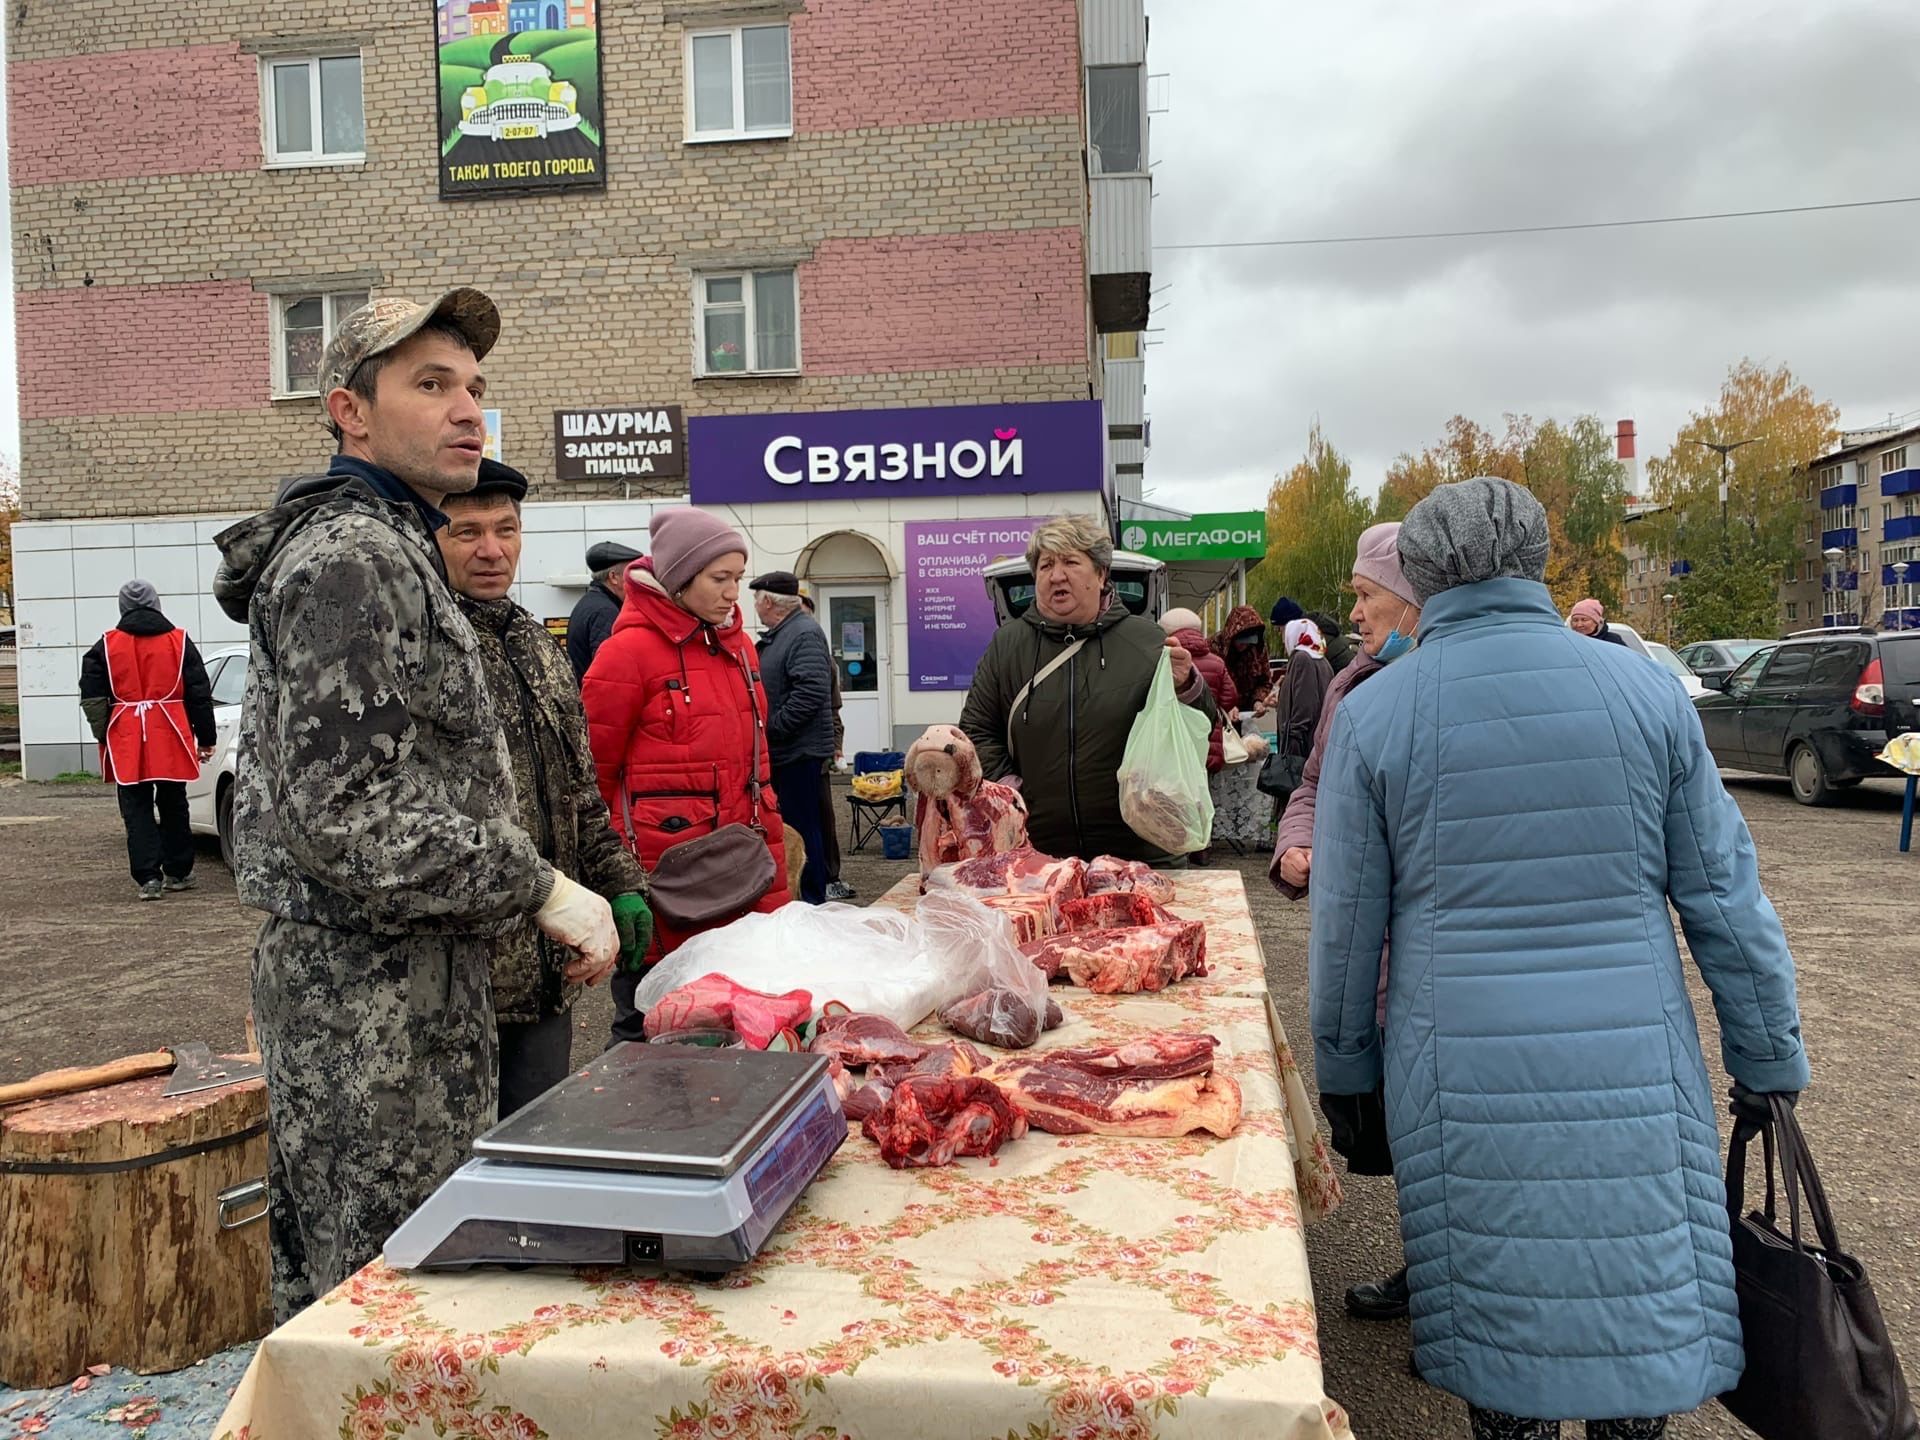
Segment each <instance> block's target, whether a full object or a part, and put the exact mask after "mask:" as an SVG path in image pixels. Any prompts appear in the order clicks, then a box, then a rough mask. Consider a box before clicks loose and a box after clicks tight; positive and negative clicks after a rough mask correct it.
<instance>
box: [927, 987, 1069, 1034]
mask: <svg viewBox="0 0 1920 1440" xmlns="http://www.w3.org/2000/svg"><path fill="white" fill-rule="evenodd" d="M1049 1012H1051V1013H1052V1014H1055V1015H1058V1014H1059V1013H1060V1007H1059V1006H1058V1005H1055V1004H1054V1003H1053V1002H1052V1001H1051V1000H1049V1001H1047V1002H1046V1005H1045V1006H1044V1007H1043V1008H1041V1009H1039V1010H1036V1009H1035V1008H1034V1005H1033V999H1032V997H1031V996H1029V995H1026V994H1024V993H1022V992H1021V991H1018V990H1007V989H1002V988H1000V987H998V986H993V987H989V988H988V989H985V990H982V991H979V992H978V993H977V994H973V995H968V996H966V997H965V998H963V999H960V1000H956V1001H954V1002H953V1004H951V1005H949V1006H947V1008H946V1009H944V1010H942V1011H941V1012H940V1023H941V1024H942V1025H944V1026H946V1027H947V1028H948V1029H949V1030H952V1031H954V1032H955V1033H956V1034H960V1035H964V1036H966V1037H967V1038H968V1039H969V1040H978V1041H979V1042H980V1043H981V1044H982V1045H993V1046H997V1047H998V1048H999V1049H1002V1050H1024V1049H1026V1048H1027V1047H1028V1046H1029V1045H1031V1044H1033V1043H1034V1042H1035V1041H1036V1040H1038V1039H1039V1038H1040V1032H1041V1031H1042V1030H1044V1029H1047V1028H1049V1027H1048V1026H1047V1023H1046V1022H1047V1017H1048V1013H1049ZM1055 1023H1056V1024H1058V1023H1059V1022H1058V1021H1057V1020H1056V1021H1055Z"/></svg>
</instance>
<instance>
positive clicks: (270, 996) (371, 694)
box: [213, 289, 619, 1321]
mask: <svg viewBox="0 0 1920 1440" xmlns="http://www.w3.org/2000/svg"><path fill="white" fill-rule="evenodd" d="M499 333H500V314H499V311H498V310H496V309H495V308H494V304H493V302H492V301H491V300H489V299H488V298H487V297H486V296H485V295H483V294H481V293H480V292H479V291H478V290H472V289H458V290H450V291H448V292H447V293H446V294H444V295H442V296H441V297H440V298H439V299H438V300H436V301H434V302H433V303H432V304H431V305H418V304H414V303H412V302H410V301H406V300H400V299H381V300H376V301H374V302H373V303H372V304H370V305H366V306H363V307H362V308H360V309H359V310H356V311H355V312H354V313H353V314H352V315H350V316H348V317H347V319H346V320H345V321H344V322H343V323H342V325H341V326H340V330H339V333H338V334H336V335H335V336H334V338H333V341H332V342H331V343H330V344H329V345H328V346H327V351H326V354H325V355H324V356H323V357H322V359H321V366H320V369H321V383H320V388H321V390H322V392H323V393H324V395H325V397H326V400H325V404H326V412H327V422H328V428H329V429H330V430H331V431H332V433H333V435H334V437H335V440H336V441H337V442H338V445H339V453H338V454H336V455H335V456H334V457H333V462H332V464H331V465H330V466H329V467H328V470H327V473H326V475H324V476H307V477H302V478H301V479H299V480H297V481H295V482H293V483H291V484H289V485H287V486H286V487H284V488H283V489H282V492H281V495H282V498H281V502H280V503H279V504H278V505H276V506H275V507H274V508H273V509H271V510H268V511H266V512H265V513H264V514H261V515H256V516H254V517H253V518H251V519H249V520H243V521H241V522H240V523H239V524H237V525H234V526H231V527H230V528H228V529H227V530H225V531H223V532H222V533H221V534H220V535H219V536H217V537H216V543H217V544H218V545H219V546H220V549H221V552H222V555H223V556H224V559H223V561H222V564H221V567H220V572H219V574H218V575H216V576H215V578H214V587H213V588H214V595H215V598H216V599H218V600H219V602H220V605H221V608H222V609H223V610H225V611H226V613H227V614H228V615H230V616H232V617H233V618H234V619H236V620H239V619H245V620H246V621H247V627H248V637H249V639H250V641H251V643H252V649H253V664H252V668H251V671H250V674H249V677H248V681H247V693H246V698H245V701H244V705H243V709H242V718H241V723H240V743H239V764H238V776H237V785H236V789H235V799H234V852H235V854H234V868H235V872H236V874H235V878H236V880H237V881H238V884H239V890H240V898H241V899H242V900H243V901H244V902H246V903H247V904H249V905H252V906H254V907H255V908H257V909H261V910H265V911H266V912H267V919H266V922H265V923H264V924H263V925H262V926H261V927H260V938H259V941H258V942H257V944H256V947H255V950H254V958H253V1010H254V1017H255V1019H256V1021H257V1022H258V1023H259V1027H260V1048H261V1051H262V1055H263V1058H264V1059H265V1062H266V1071H267V1099H268V1108H269V1120H270V1129H269V1132H268V1133H269V1137H270V1144H269V1149H268V1166H267V1173H268V1183H269V1186H270V1190H271V1197H272V1198H271V1202H270V1203H271V1210H270V1217H269V1218H270V1231H269V1234H270V1241H271V1249H272V1254H273V1308H274V1315H275V1318H276V1319H277V1320H280V1321H284V1320H286V1319H288V1318H289V1317H290V1316H291V1315H293V1314H294V1313H295V1312H297V1311H298V1310H300V1309H302V1308H303V1307H305V1306H306V1305H308V1304H310V1303H312V1302H313V1301H314V1300H316V1299H318V1298H319V1297H320V1296H321V1295H324V1294H326V1293H327V1292H328V1291H329V1290H331V1289H333V1288H334V1287H335V1286H337V1285H339V1284H340V1283H341V1282H342V1281H344V1280H345V1279H346V1278H347V1277H348V1276H349V1275H351V1274H352V1273H353V1272H354V1271H355V1270H357V1269H359V1268H360V1267H361V1266H362V1265H364V1264H366V1263H367V1262H368V1261H369V1260H371V1259H373V1258H374V1257H375V1256H376V1255H378V1254H379V1252H380V1249H381V1247H382V1246H383V1245H384V1244H385V1243H386V1240H387V1237H388V1236H389V1235H390V1234H391V1233H392V1232H393V1230H394V1229H395V1228H396V1227H397V1226H398V1225H399V1224H400V1222H401V1221H402V1220H404V1219H406V1217H407V1216H408V1215H409V1214H410V1213H411V1212H412V1211H413V1210H414V1209H416V1208H417V1207H418V1206H419V1205H420V1203H421V1202H422V1201H424V1200H425V1199H426V1198H427V1196H428V1195H429V1194H431V1193H432V1191H433V1190H434V1188H435V1187H436V1186H438V1185H439V1184H440V1182H441V1181H442V1180H444V1179H445V1178H446V1177H447V1175H449V1174H450V1173H451V1172H452V1171H453V1170H454V1169H455V1168H456V1167H457V1166H458V1165H460V1164H461V1163H462V1162H463V1161H464V1160H465V1159H466V1158H467V1156H468V1150H469V1146H470V1144H471V1142H472V1140H473V1138H474V1136H475V1135H476V1134H478V1133H479V1132H480V1131H481V1130H483V1129H485V1128H486V1127H487V1126H488V1125H490V1124H491V1123H492V1122H493V1118H494V1110H495V1097H494V1063H495V1048H494V1047H495V1035H494V1020H493V1005H492V1002H491V997H490V995H489V989H488V985H489V969H490V962H491V959H492V955H493V951H494V948H495V946H496V945H497V944H498V943H499V939H500V937H501V936H503V935H505V934H507V933H508V932H510V931H512V930H513V929H515V927H517V926H520V925H523V924H525V923H526V922H527V920H528V919H529V917H531V919H532V921H533V923H534V924H535V925H537V926H538V927H539V929H540V931H541V932H542V933H543V934H545V935H547V936H548V937H550V938H551V939H553V940H555V941H557V942H558V943H559V944H561V945H564V946H567V947H568V948H570V949H572V950H574V951H576V952H578V954H579V957H580V958H579V959H578V960H576V961H575V962H574V965H573V978H575V979H580V980H590V979H593V978H596V977H598V976H601V975H604V974H605V973H607V972H608V971H609V970H610V969H611V967H612V965H613V962H614V959H615V957H616V955H617V953H618V948H619V940H618V936H617V934H616V932H615V928H614V921H613V915H612V912H611V911H610V910H609V908H608V905H607V902H606V901H605V900H603V899H602V898H601V897H600V896H598V895H596V894H594V893H593V892H591V891H590V890H587V889H586V888H585V887H583V886H580V885H577V884H575V883H574V882H573V881H572V880H570V879H568V878H567V877H566V876H565V875H563V874H561V873H560V872H559V871H558V870H556V869H555V868H554V866H553V865H551V864H549V863H548V862H547V861H546V860H545V859H543V858H542V857H541V854H540V849H539V845H538V844H537V842H536V841H535V840H534V838H533V837H532V836H530V835H528V834H527V832H526V831H525V830H523V829H522V828H521V827H520V825H519V823H518V820H517V815H518V811H517V809H516V807H515V800H514V788H513V777H512V772H511V769H510V767H509V763H508V758H507V751H506V745H505V742H504V740H503V739H502V737H501V733H500V724H499V720H498V718H497V717H496V715H495V713H494V708H493V704H492V701H491V700H490V698H489V693H488V689H487V679H486V674H485V669H484V667H483V665H482V663H481V660H480V651H479V642H478V641H477V640H476V639H475V637H474V633H473V627H472V626H471V625H470V624H468V622H467V619H466V617H465V616H464V615H462V614H461V613H460V607H459V605H458V604H457V603H456V602H455V600H454V596H453V592H452V591H451V590H450V589H448V588H447V582H446V570H445V567H444V566H443V564H442V562H441V558H440V552H439V550H438V549H437V548H436V547H435V544H434V532H435V531H437V530H438V529H440V528H441V526H443V525H444V524H445V523H446V516H445V514H444V513H442V510H441V506H442V505H443V504H444V503H445V502H446V499H447V497H448V496H449V495H457V494H461V493H463V492H465V491H468V490H471V489H472V488H473V487H474V484H475V482H476V480H477V478H478V475H479V469H480V456H481V446H482V443H483V440H484V435H483V425H482V420H481V414H480V399H481V396H482V395H484V394H485V393H486V380H485V377H484V376H483V375H482V374H481V371H480V362H481V360H483V359H484V358H485V357H486V354H487V352H488V351H489V350H490V349H491V348H492V347H493V343H494V340H495V339H496V338H497V337H498V336H499Z"/></svg>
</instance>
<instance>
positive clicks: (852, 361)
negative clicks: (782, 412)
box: [800, 227, 1087, 375]
mask: <svg viewBox="0 0 1920 1440" xmlns="http://www.w3.org/2000/svg"><path fill="white" fill-rule="evenodd" d="M1082 257H1083V252H1082V249H1081V236H1080V231H1079V230H1078V229H1077V228H1075V227H1065V228H1061V229H1052V230H997V231H985V232H976V233H972V234H965V235H920V236H905V237H898V238H886V239H874V240H857V239H842V240H827V241H823V242H822V243H821V244H820V245H819V247H818V248H817V249H816V250H815V252H814V257H813V260H812V261H811V262H810V263H809V264H807V265H805V266H803V267H802V268H801V270H800V347H801V360H800V363H801V368H802V370H803V371H804V372H805V373H807V374H809V375H875V374H887V373H890V372H893V371H903V370H959V369H972V368H976V367H981V368H984V367H993V368H1009V367H1014V366H1022V365H1074V364H1080V363H1083V362H1084V361H1085V360H1086V358H1087V331H1086V316H1085V312H1084V309H1083V306H1082V300H1081V296H1082V294H1083V291H1084V284H1085V282H1084V271H1085V262H1084V260H1083V258H1082Z"/></svg>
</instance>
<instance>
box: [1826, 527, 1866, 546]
mask: <svg viewBox="0 0 1920 1440" xmlns="http://www.w3.org/2000/svg"><path fill="white" fill-rule="evenodd" d="M1820 548H1821V549H1822V550H1857V549H1859V548H1860V531H1859V530H1858V529H1857V528H1855V527H1854V526H1851V525H1849V526H1848V527H1847V528H1846V529H1844V530H1822V531H1821V532H1820Z"/></svg>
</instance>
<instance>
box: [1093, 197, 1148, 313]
mask: <svg viewBox="0 0 1920 1440" xmlns="http://www.w3.org/2000/svg"><path fill="white" fill-rule="evenodd" d="M1087 184H1088V186H1089V188H1090V189H1091V191H1092V199H1091V201H1090V204H1091V209H1092V214H1091V217H1090V219H1089V222H1088V226H1087V230H1088V237H1087V250H1088V265H1087V268H1088V273H1089V274H1090V275H1091V276H1092V279H1093V326H1094V329H1096V330H1098V331H1100V332H1101V333H1102V334H1106V333H1108V332H1109V331H1114V330H1144V329H1146V328H1147V311H1148V308H1149V307H1148V290H1149V289H1150V287H1151V285H1152V280H1153V177H1152V176H1149V175H1095V176H1093V177H1092V178H1091V179H1090V180H1088V182H1087Z"/></svg>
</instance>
